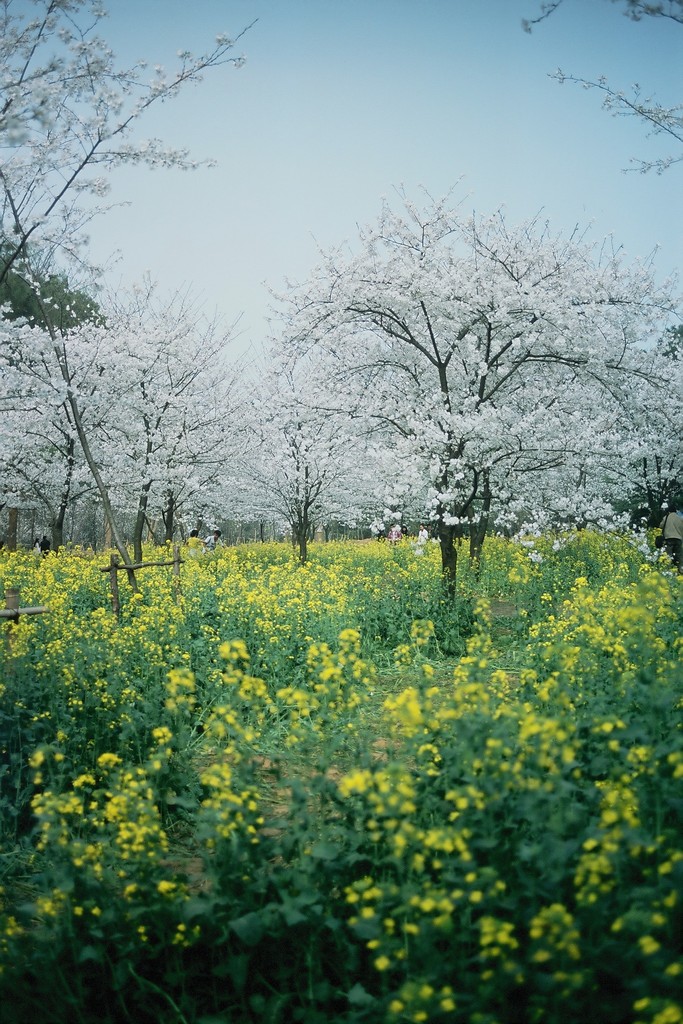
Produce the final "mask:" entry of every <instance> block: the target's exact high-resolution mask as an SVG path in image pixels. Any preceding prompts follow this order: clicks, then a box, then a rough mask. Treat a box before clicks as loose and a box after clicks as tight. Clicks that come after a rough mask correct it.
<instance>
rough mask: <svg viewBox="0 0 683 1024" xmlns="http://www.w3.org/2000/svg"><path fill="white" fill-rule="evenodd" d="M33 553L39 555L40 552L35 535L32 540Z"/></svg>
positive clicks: (38, 542)
mask: <svg viewBox="0 0 683 1024" xmlns="http://www.w3.org/2000/svg"><path fill="white" fill-rule="evenodd" d="M33 553H34V554H35V555H39V554H40V541H39V540H38V538H37V537H36V539H35V540H34V542H33Z"/></svg>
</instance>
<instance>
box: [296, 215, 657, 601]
mask: <svg viewBox="0 0 683 1024" xmlns="http://www.w3.org/2000/svg"><path fill="white" fill-rule="evenodd" d="M285 310H286V312H285V316H286V322H287V337H286V342H285V344H286V345H288V347H289V349H290V350H293V351H297V352H311V351H313V350H316V349H319V350H322V351H325V352H326V353H327V354H328V358H329V359H330V360H331V362H332V363H333V364H336V367H337V371H336V373H337V389H338V396H339V398H338V401H339V404H340V405H343V404H345V402H347V401H348V400H347V398H346V397H345V396H353V397H352V398H351V399H350V401H351V402H352V403H353V406H354V408H356V409H357V408H359V402H358V395H359V393H360V394H362V396H363V406H364V409H365V415H366V418H367V419H368V421H369V422H372V421H375V422H382V423H383V424H385V425H387V426H389V427H391V429H392V430H393V431H394V432H395V434H396V435H398V436H399V437H400V438H401V439H402V444H403V445H404V448H405V452H406V458H408V457H409V458H410V459H411V460H413V461H416V462H417V463H418V464H419V466H420V467H421V468H422V471H423V472H424V473H425V474H427V475H428V478H429V484H430V505H431V518H432V520H433V521H434V524H435V526H436V529H437V531H438V536H439V540H440V544H441V558H442V569H443V574H444V580H445V582H446V584H447V585H448V587H449V588H450V589H452V588H454V586H455V579H456V566H457V549H456V544H455V542H456V540H457V538H458V537H460V536H462V535H463V533H464V530H465V527H469V528H470V532H471V531H472V529H474V533H475V543H474V550H473V553H474V554H475V555H476V554H477V551H478V549H479V548H480V546H481V543H482V542H483V539H484V535H485V531H486V529H487V528H488V525H489V520H490V515H491V512H492V510H494V505H495V504H497V503H499V501H500V497H501V496H502V493H503V491H502V489H501V480H503V479H506V480H507V485H506V488H505V491H506V492H507V493H509V492H510V491H512V492H513V493H515V491H518V490H519V489H521V488H522V487H523V483H522V481H523V480H524V478H525V477H528V476H529V474H531V473H541V472H543V471H544V470H546V469H549V468H551V467H555V466H557V465H559V464H561V463H562V461H563V460H565V459H566V458H567V453H568V452H570V453H573V454H574V455H575V456H576V457H578V456H580V454H581V452H582V451H583V450H584V449H585V446H586V434H587V433H590V420H591V416H592V415H593V412H594V409H595V405H596V395H598V394H599V393H600V392H601V391H605V392H607V393H614V394H617V393H618V392H619V389H620V387H621V386H622V381H624V380H628V379H630V378H631V377H632V376H633V374H637V373H639V372H640V371H641V367H640V363H639V360H638V355H637V353H638V351H639V347H640V346H644V345H646V344H647V343H648V341H649V340H651V339H653V338H654V337H655V336H656V335H657V334H658V333H661V330H662V324H663V323H665V322H666V318H667V317H669V316H670V315H671V310H672V299H671V296H670V291H669V288H668V287H665V286H661V287H660V286H658V285H657V284H656V282H655V280H654V276H653V272H652V268H651V266H649V265H643V264H637V263H636V264H634V265H633V266H630V267H627V266H624V265H623V263H622V261H621V259H620V257H619V255H618V253H617V252H614V251H613V250H612V248H611V247H610V245H609V243H608V244H605V245H603V246H601V247H596V246H594V245H591V244H589V243H588V242H586V241H585V239H584V238H582V237H581V236H580V235H579V234H578V233H575V234H573V235H572V236H571V237H569V238H565V237H563V236H561V235H554V234H552V233H551V231H550V229H549V227H548V225H547V224H544V223H542V222H541V221H540V220H538V219H534V220H532V221H531V222H529V223H526V224H523V225H521V226H520V227H518V228H515V229H510V228H508V226H507V225H506V223H505V219H504V217H503V215H502V214H501V213H497V214H495V215H494V216H492V217H488V218H477V217H460V216H459V215H458V212H457V210H455V209H452V208H451V205H450V198H449V197H447V198H446V199H444V200H441V201H438V202H435V201H433V200H431V199H429V198H428V199H427V201H426V203H425V208H424V209H420V208H418V207H417V206H416V205H414V204H411V203H410V202H408V201H407V200H405V199H404V211H403V213H402V214H398V213H395V212H393V211H392V209H391V208H390V206H389V204H388V203H385V204H384V207H383V210H382V213H381V216H380V218H379V221H378V223H377V224H376V225H375V226H373V227H371V228H368V229H366V230H364V231H362V232H361V236H360V247H359V250H358V251H357V252H356V253H353V252H348V251H345V250H338V251H334V252H331V253H328V254H325V255H324V256H323V261H322V263H321V265H320V266H319V267H318V268H317V269H316V270H315V271H314V273H313V274H312V276H311V278H310V280H309V281H308V282H306V283H304V284H303V285H300V286H298V287H296V288H293V289H292V291H291V292H290V294H289V295H288V296H287V297H286V300H285ZM568 423H571V424H572V427H573V428H575V429H574V430H573V431H571V432H569V431H568V430H567V424H568ZM511 481H512V483H511ZM497 490H498V492H499V493H498V494H497Z"/></svg>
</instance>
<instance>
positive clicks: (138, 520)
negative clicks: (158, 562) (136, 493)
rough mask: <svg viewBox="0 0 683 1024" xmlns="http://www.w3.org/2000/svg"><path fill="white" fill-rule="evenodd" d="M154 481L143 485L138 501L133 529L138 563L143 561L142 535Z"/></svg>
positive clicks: (134, 551) (135, 555)
mask: <svg viewBox="0 0 683 1024" xmlns="http://www.w3.org/2000/svg"><path fill="white" fill-rule="evenodd" d="M151 486H152V481H151V480H148V481H147V483H145V484H143V487H142V490H141V491H140V498H139V500H138V510H137V512H136V514H135V526H134V527H133V558H134V560H135V561H136V562H141V561H142V533H143V530H144V528H145V521H146V519H147V503H148V501H149V492H150V488H151Z"/></svg>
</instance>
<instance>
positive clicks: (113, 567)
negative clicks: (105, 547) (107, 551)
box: [109, 555, 121, 618]
mask: <svg viewBox="0 0 683 1024" xmlns="http://www.w3.org/2000/svg"><path fill="white" fill-rule="evenodd" d="M118 566H119V556H118V555H111V557H110V558H109V585H110V587H111V609H112V611H113V613H114V615H116V616H117V618H118V616H119V614H120V612H121V604H120V602H119V581H118V574H117V570H118Z"/></svg>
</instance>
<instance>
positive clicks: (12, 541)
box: [7, 508, 19, 551]
mask: <svg viewBox="0 0 683 1024" xmlns="http://www.w3.org/2000/svg"><path fill="white" fill-rule="evenodd" d="M18 534H19V509H18V508H10V509H8V510H7V547H8V549H9V550H10V551H16V550H17V538H18Z"/></svg>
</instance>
